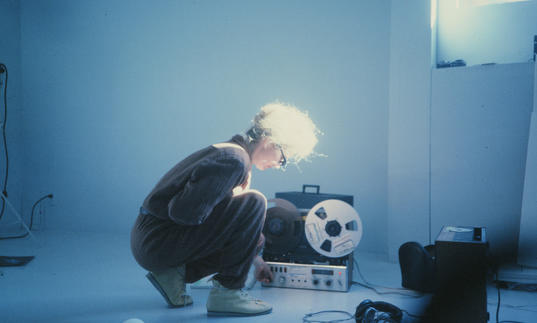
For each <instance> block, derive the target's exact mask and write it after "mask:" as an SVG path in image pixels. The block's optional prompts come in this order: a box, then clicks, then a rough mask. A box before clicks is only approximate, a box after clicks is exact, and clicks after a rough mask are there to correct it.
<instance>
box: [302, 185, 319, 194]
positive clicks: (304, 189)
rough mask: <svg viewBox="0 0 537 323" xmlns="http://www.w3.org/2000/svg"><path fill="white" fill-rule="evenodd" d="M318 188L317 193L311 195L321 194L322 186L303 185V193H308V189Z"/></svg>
mask: <svg viewBox="0 0 537 323" xmlns="http://www.w3.org/2000/svg"><path fill="white" fill-rule="evenodd" d="M308 187H310V188H316V189H317V193H311V192H309V193H311V194H319V191H320V190H321V186H320V185H310V184H304V185H302V193H306V188H308Z"/></svg>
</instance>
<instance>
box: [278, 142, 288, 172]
mask: <svg viewBox="0 0 537 323" xmlns="http://www.w3.org/2000/svg"><path fill="white" fill-rule="evenodd" d="M278 148H280V153H281V154H282V157H281V158H280V167H282V168H284V167H285V165H287V158H285V154H284V153H283V149H282V147H280V146H278Z"/></svg>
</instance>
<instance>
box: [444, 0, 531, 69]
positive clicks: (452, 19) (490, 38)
mask: <svg viewBox="0 0 537 323" xmlns="http://www.w3.org/2000/svg"><path fill="white" fill-rule="evenodd" d="M479 2H483V1H475V0H462V1H461V0H439V1H438V14H439V15H438V53H437V55H438V61H454V60H456V59H464V60H465V61H466V63H467V65H475V64H483V63H517V62H528V61H529V60H531V59H532V58H533V36H534V35H537V1H535V0H530V1H522V2H514V3H509V2H507V3H503V4H492V5H486V6H478V5H476V4H477V3H479ZM457 4H458V6H457Z"/></svg>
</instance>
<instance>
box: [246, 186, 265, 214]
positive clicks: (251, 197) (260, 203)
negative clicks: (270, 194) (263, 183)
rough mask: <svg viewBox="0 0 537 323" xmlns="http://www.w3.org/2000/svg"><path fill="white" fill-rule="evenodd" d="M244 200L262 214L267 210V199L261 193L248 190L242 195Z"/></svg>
mask: <svg viewBox="0 0 537 323" xmlns="http://www.w3.org/2000/svg"><path fill="white" fill-rule="evenodd" d="M244 195H245V196H244V198H246V199H247V200H248V202H250V203H252V204H253V205H254V207H255V208H256V210H260V211H262V212H263V213H264V212H265V211H266V209H267V198H266V197H265V195H263V193H261V192H259V191H257V190H249V191H248V192H247V193H245V194H244Z"/></svg>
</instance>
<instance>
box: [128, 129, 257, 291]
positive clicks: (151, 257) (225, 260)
mask: <svg viewBox="0 0 537 323" xmlns="http://www.w3.org/2000/svg"><path fill="white" fill-rule="evenodd" d="M229 143H234V144H236V145H239V146H241V147H242V148H239V147H237V146H233V145H227V146H226V147H223V148H216V147H215V146H209V147H206V148H204V149H201V150H199V151H197V152H195V153H193V154H192V155H190V156H188V157H187V158H185V159H184V160H182V161H181V162H179V163H178V164H177V165H175V166H174V167H173V168H172V169H171V170H170V171H168V172H167V173H166V174H165V175H164V176H163V177H162V178H161V179H160V181H159V182H158V183H157V185H156V186H155V187H154V188H153V190H152V191H151V193H150V194H149V195H148V196H147V198H146V199H145V201H144V203H143V205H142V208H141V209H140V214H139V215H138V218H137V219H136V223H135V224H134V227H133V228H132V232H131V249H132V253H133V255H134V258H135V259H136V261H137V262H138V264H140V266H142V267H143V268H145V269H146V270H149V271H159V270H163V269H167V268H170V267H178V266H180V265H183V264H184V265H185V266H186V282H187V283H191V282H195V281H197V280H199V279H201V278H203V277H205V276H207V275H210V274H213V273H218V274H217V275H215V277H214V278H215V279H216V280H218V281H219V282H220V283H221V284H222V285H223V286H225V287H227V288H242V287H243V286H244V283H245V281H246V278H247V274H248V270H249V268H250V266H251V264H252V261H253V259H254V257H255V255H256V253H257V252H258V251H259V249H260V247H261V245H262V240H263V239H262V237H261V231H262V229H263V223H264V219H265V212H266V199H265V197H264V196H263V195H262V194H261V193H259V192H257V191H251V192H248V193H244V194H241V195H238V196H235V197H232V190H233V188H234V187H236V186H238V185H240V184H242V183H244V182H245V181H246V180H247V177H248V173H249V172H250V170H251V168H252V164H251V160H250V156H249V153H248V147H247V144H246V141H245V139H244V138H243V137H242V136H240V135H236V136H234V137H233V138H232V139H231V140H230V141H229ZM228 146H229V147H228Z"/></svg>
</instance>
